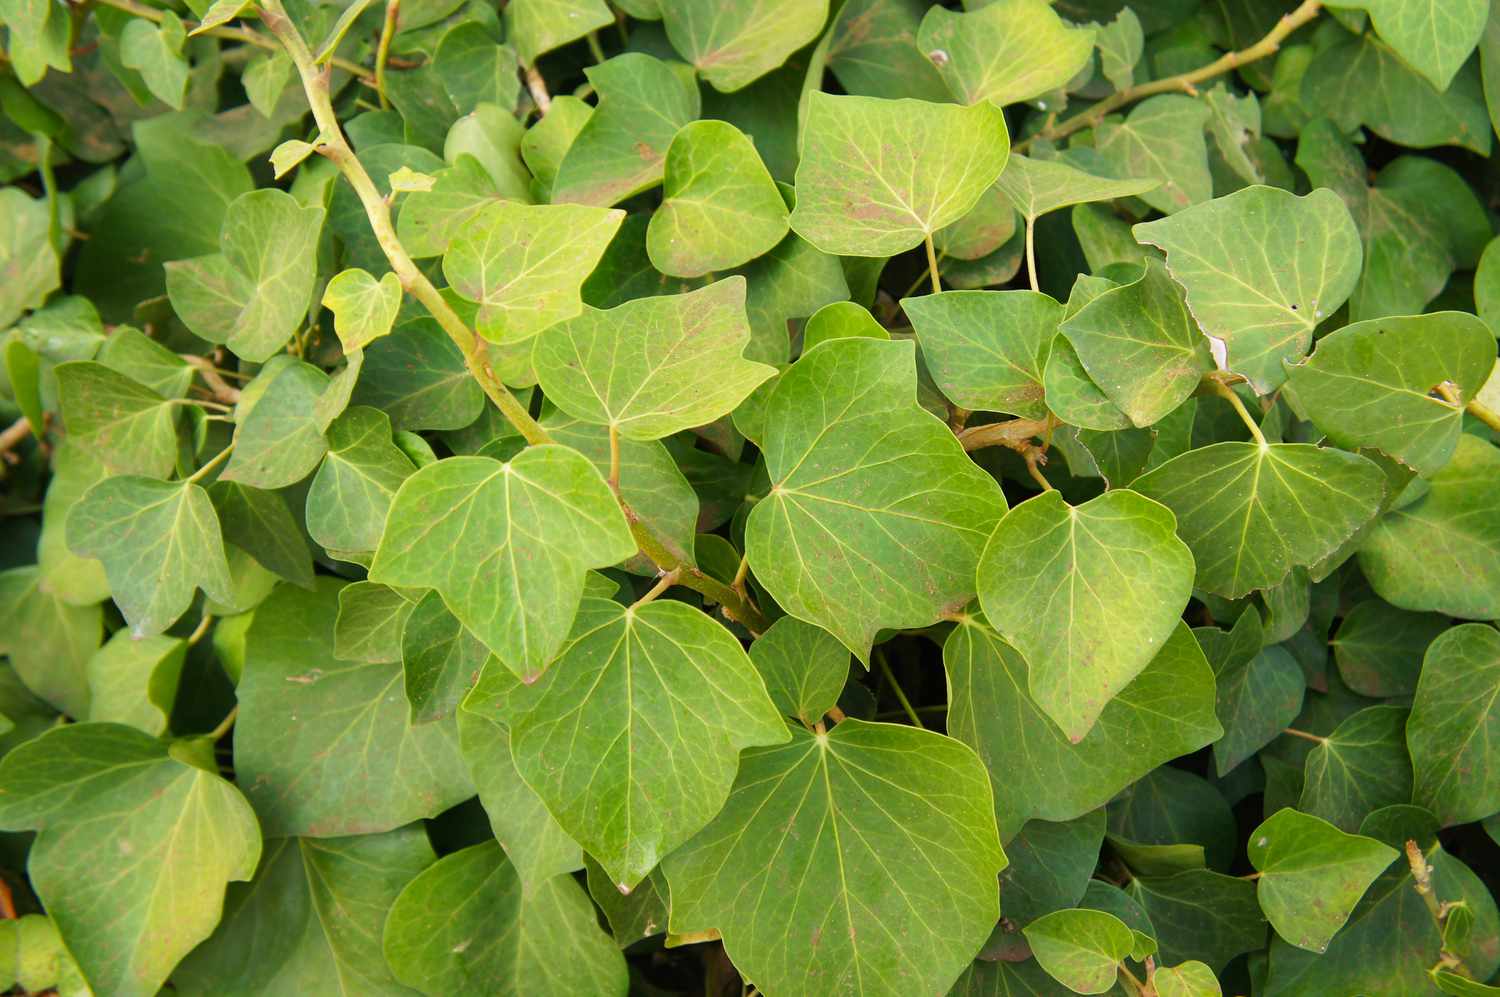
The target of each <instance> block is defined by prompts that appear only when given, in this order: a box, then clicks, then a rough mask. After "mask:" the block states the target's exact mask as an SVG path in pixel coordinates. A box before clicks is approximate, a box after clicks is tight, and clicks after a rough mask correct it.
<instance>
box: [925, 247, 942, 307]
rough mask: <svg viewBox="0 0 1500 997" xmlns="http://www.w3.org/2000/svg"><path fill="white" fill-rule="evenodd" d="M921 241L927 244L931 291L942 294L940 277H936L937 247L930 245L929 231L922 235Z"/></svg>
mask: <svg viewBox="0 0 1500 997" xmlns="http://www.w3.org/2000/svg"><path fill="white" fill-rule="evenodd" d="M923 242H924V243H925V244H926V246H927V273H928V274H929V275H930V276H931V277H932V293H933V294H942V293H943V282H942V279H941V278H939V277H938V265H937V249H936V248H935V247H934V246H933V245H932V233H931V232H928V233H927V234H926V235H925V236H924V237H923Z"/></svg>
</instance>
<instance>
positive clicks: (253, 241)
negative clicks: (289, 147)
mask: <svg viewBox="0 0 1500 997" xmlns="http://www.w3.org/2000/svg"><path fill="white" fill-rule="evenodd" d="M322 229H323V209H322V208H321V207H319V206H304V205H302V204H301V203H300V202H298V200H297V199H296V198H294V197H293V196H292V195H290V194H288V193H286V192H285V191H281V190H275V189H269V188H268V189H265V190H253V191H250V192H249V193H246V194H241V195H240V196H239V197H237V198H235V199H234V200H233V201H231V202H230V203H229V206H228V208H227V209H226V211H225V214H224V227H223V230H222V232H221V233H220V237H219V246H220V250H219V252H218V253H216V254H214V255H212V256H200V257H197V258H195V259H190V260H179V261H173V262H168V263H167V264H166V268H167V294H168V296H169V297H170V298H171V300H172V308H173V309H174V310H175V311H176V312H177V315H178V317H179V318H181V319H182V321H183V323H184V324H185V325H186V326H187V327H188V328H189V329H190V330H192V331H193V332H194V333H196V334H197V335H199V336H202V337H203V338H204V339H206V340H208V341H209V342H210V343H223V344H224V345H226V346H228V347H229V348H230V349H231V350H233V351H234V352H235V354H236V355H238V356H239V357H240V358H241V359H243V360H249V361H252V362H255V363H260V362H262V361H265V360H269V359H270V358H271V357H272V356H273V355H275V354H276V352H277V351H279V350H280V349H281V347H282V346H283V345H284V344H285V343H286V341H287V340H288V339H290V338H291V335H292V333H293V332H295V331H296V329H297V327H298V325H299V324H301V322H302V321H303V320H304V319H305V318H306V315H307V306H308V303H309V302H310V301H311V299H312V293H313V285H314V283H315V281H316V280H317V269H318V267H317V249H318V237H319V234H320V233H321V232H322Z"/></svg>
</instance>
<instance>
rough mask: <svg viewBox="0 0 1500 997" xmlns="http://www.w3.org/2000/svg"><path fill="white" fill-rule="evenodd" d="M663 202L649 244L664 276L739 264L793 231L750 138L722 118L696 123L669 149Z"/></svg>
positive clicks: (649, 231)
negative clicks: (789, 230) (720, 119)
mask: <svg viewBox="0 0 1500 997" xmlns="http://www.w3.org/2000/svg"><path fill="white" fill-rule="evenodd" d="M665 169H666V173H665V181H664V184H663V188H662V203H661V206H660V207H659V208H657V209H656V211H655V212H653V213H652V215H651V224H650V226H649V227H648V228H647V230H646V249H647V252H648V253H649V254H650V256H651V263H652V265H653V266H655V267H656V269H658V270H660V271H661V272H662V273H664V274H668V275H671V276H675V277H701V276H703V275H704V274H706V273H709V272H711V271H714V270H728V269H729V268H731V267H737V266H740V265H741V264H743V263H747V262H749V261H750V260H753V259H754V258H755V257H757V256H760V255H762V254H764V253H766V252H767V251H769V250H770V249H771V248H772V247H773V246H775V245H776V244H777V243H778V242H780V241H781V240H782V237H784V236H785V235H786V234H787V231H788V225H787V218H788V212H787V207H786V204H785V202H783V201H782V199H781V193H780V192H779V191H778V190H777V189H776V181H774V180H772V179H771V174H770V173H769V172H767V171H766V167H765V164H764V163H762V162H761V161H760V156H759V155H758V154H757V153H756V151H755V146H754V145H752V144H751V142H750V139H749V138H748V137H747V136H746V135H745V134H744V133H743V132H741V131H740V130H739V129H738V128H735V127H734V126H733V125H731V124H727V123H725V122H723V121H695V122H692V123H691V124H688V125H686V126H684V127H683V128H682V130H681V131H679V132H678V133H677V135H676V137H675V138H673V139H672V144H671V146H670V147H669V148H668V149H667V161H666V168H665Z"/></svg>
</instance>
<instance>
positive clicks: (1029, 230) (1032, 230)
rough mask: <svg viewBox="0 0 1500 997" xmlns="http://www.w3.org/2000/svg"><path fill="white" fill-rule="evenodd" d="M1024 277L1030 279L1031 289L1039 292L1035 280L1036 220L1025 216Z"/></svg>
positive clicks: (1039, 289) (1039, 286)
mask: <svg viewBox="0 0 1500 997" xmlns="http://www.w3.org/2000/svg"><path fill="white" fill-rule="evenodd" d="M1026 276H1027V277H1029V278H1030V279H1031V289H1032V290H1033V291H1036V292H1038V293H1040V292H1041V290H1042V288H1041V285H1040V284H1038V283H1037V279H1036V219H1035V218H1032V217H1031V216H1030V215H1027V216H1026Z"/></svg>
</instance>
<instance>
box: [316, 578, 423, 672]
mask: <svg viewBox="0 0 1500 997" xmlns="http://www.w3.org/2000/svg"><path fill="white" fill-rule="evenodd" d="M414 595H416V592H414V590H412V589H394V588H389V587H387V586H385V585H377V584H376V583H375V582H351V583H350V584H348V585H345V586H344V587H343V588H341V589H339V612H338V618H337V619H336V621H335V622H334V625H333V656H334V657H335V658H337V659H338V660H339V661H362V662H366V663H369V664H380V663H383V662H387V661H400V660H401V632H402V630H403V629H404V628H405V627H406V618H407V617H408V616H410V615H411V611H412V610H413V609H415V608H416V606H417V599H418V598H420V596H419V595H417V596H416V598H414Z"/></svg>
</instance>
